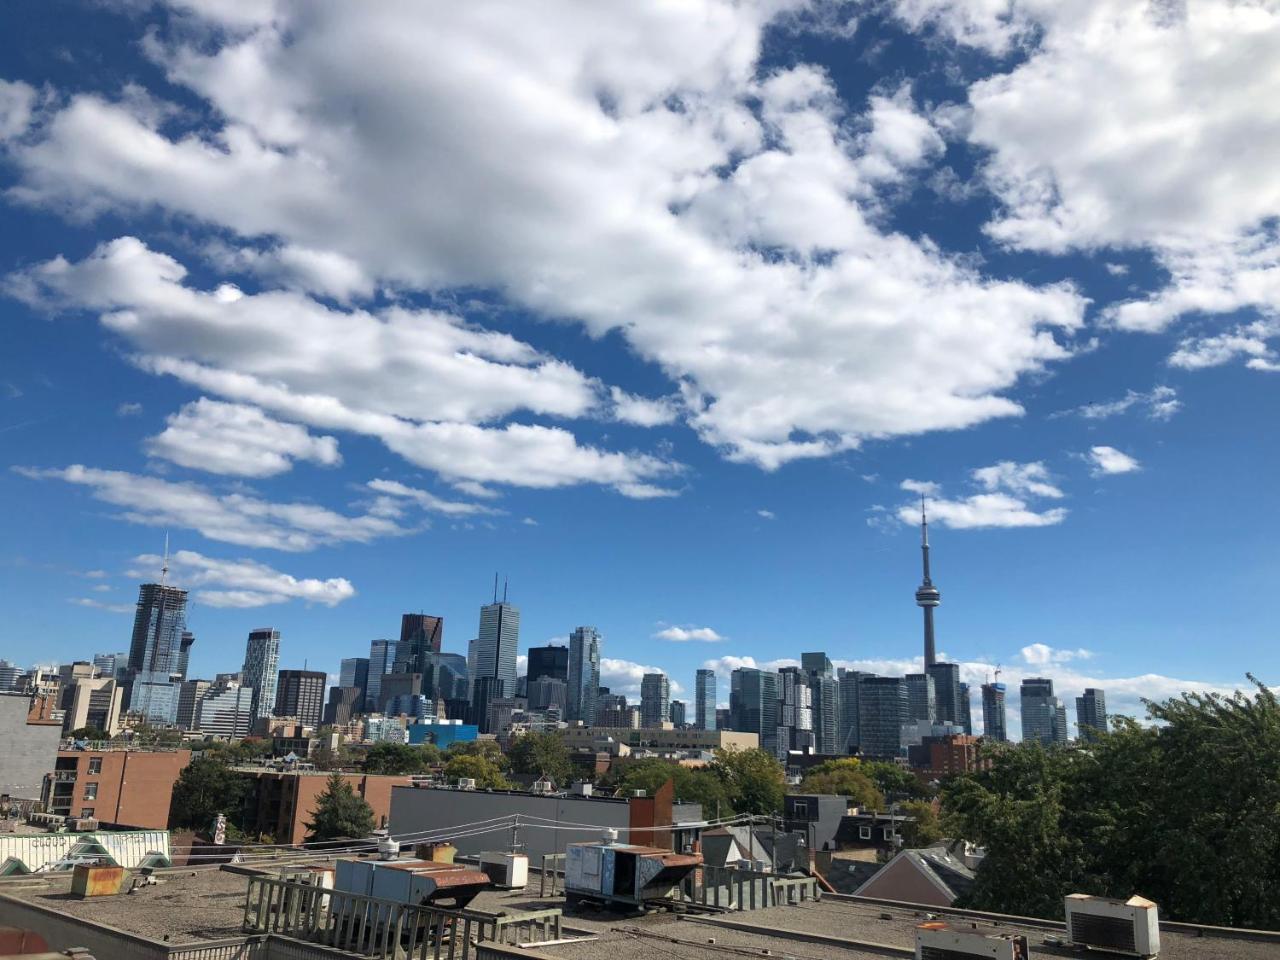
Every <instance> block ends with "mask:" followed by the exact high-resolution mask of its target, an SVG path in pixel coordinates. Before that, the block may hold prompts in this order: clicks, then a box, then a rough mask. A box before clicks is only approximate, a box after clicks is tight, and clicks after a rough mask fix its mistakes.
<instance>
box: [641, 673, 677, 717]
mask: <svg viewBox="0 0 1280 960" xmlns="http://www.w3.org/2000/svg"><path fill="white" fill-rule="evenodd" d="M670 711H671V682H670V681H669V680H668V679H667V675H666V674H665V673H646V674H645V675H644V676H643V677H642V678H641V679H640V726H642V727H660V726H662V724H663V723H665V722H666V721H667V716H668V714H669V713H670Z"/></svg>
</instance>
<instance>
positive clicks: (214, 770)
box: [169, 753, 248, 831]
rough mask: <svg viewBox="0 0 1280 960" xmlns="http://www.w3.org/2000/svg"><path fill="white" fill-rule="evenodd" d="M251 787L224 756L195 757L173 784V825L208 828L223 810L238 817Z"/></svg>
mask: <svg viewBox="0 0 1280 960" xmlns="http://www.w3.org/2000/svg"><path fill="white" fill-rule="evenodd" d="M247 790H248V784H247V783H246V782H245V779H244V777H242V776H240V774H238V773H236V772H235V771H233V770H232V769H231V768H230V767H229V766H227V764H226V762H225V761H224V760H223V759H222V758H221V757H216V756H209V755H208V753H204V754H201V755H199V756H195V757H192V759H191V762H190V763H189V764H187V765H186V767H184V768H183V770H182V773H180V774H179V775H178V779H177V781H176V782H175V783H174V785H173V799H172V803H171V804H170V807H169V825H170V826H171V827H188V828H190V829H192V830H203V831H208V830H212V829H213V821H214V819H215V818H216V817H217V816H218V814H220V813H221V814H225V815H226V816H227V817H229V818H233V819H236V820H238V819H239V816H240V807H241V804H243V803H244V797H245V793H246V792H247Z"/></svg>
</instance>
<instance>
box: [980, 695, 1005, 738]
mask: <svg viewBox="0 0 1280 960" xmlns="http://www.w3.org/2000/svg"><path fill="white" fill-rule="evenodd" d="M1004 695H1005V686H1004V684H1003V683H984V684H983V685H982V735H983V736H984V737H986V738H987V739H988V740H995V741H997V742H999V743H1005V742H1007V741H1008V739H1009V730H1008V727H1007V726H1006V725H1005V708H1004Z"/></svg>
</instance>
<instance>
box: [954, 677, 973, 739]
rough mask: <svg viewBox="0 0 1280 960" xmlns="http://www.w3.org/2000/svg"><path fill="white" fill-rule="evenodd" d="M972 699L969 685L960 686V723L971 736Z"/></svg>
mask: <svg viewBox="0 0 1280 960" xmlns="http://www.w3.org/2000/svg"><path fill="white" fill-rule="evenodd" d="M971 699H972V698H971V696H970V694H969V685H968V684H967V683H962V684H960V719H959V721H958V722H959V724H960V726H961V727H963V728H964V732H965V733H967V734H968V735H969V736H973V704H972V703H971Z"/></svg>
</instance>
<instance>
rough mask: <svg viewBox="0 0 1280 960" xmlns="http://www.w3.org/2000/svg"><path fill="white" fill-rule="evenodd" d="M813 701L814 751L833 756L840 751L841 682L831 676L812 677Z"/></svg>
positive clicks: (811, 692)
mask: <svg viewBox="0 0 1280 960" xmlns="http://www.w3.org/2000/svg"><path fill="white" fill-rule="evenodd" d="M809 692H810V694H811V698H812V701H813V749H814V752H816V753H821V754H825V755H827V756H831V755H833V754H838V753H840V752H841V749H840V682H839V681H838V680H837V679H836V678H835V677H834V676H830V675H816V676H814V675H811V676H810V677H809Z"/></svg>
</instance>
